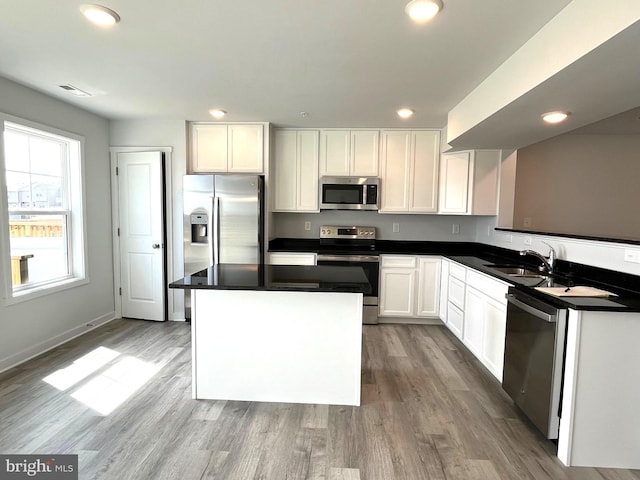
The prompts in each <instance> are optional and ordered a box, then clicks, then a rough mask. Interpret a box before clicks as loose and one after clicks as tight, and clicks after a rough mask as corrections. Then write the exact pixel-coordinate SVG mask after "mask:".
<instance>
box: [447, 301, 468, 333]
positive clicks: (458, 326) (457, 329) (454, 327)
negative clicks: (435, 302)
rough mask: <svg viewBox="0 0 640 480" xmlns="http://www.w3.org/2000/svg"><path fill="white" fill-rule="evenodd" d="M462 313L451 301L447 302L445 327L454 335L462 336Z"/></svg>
mask: <svg viewBox="0 0 640 480" xmlns="http://www.w3.org/2000/svg"><path fill="white" fill-rule="evenodd" d="M463 321H464V313H463V312H462V310H460V309H459V308H458V307H456V306H455V305H454V304H453V303H451V302H447V327H449V330H451V333H453V334H454V335H455V336H456V337H458V338H462V324H463Z"/></svg>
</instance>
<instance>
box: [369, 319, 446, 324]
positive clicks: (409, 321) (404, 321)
mask: <svg viewBox="0 0 640 480" xmlns="http://www.w3.org/2000/svg"><path fill="white" fill-rule="evenodd" d="M378 323H400V324H409V325H444V323H442V320H440V319H439V318H411V317H378Z"/></svg>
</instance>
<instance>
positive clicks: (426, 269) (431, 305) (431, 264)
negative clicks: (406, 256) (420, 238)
mask: <svg viewBox="0 0 640 480" xmlns="http://www.w3.org/2000/svg"><path fill="white" fill-rule="evenodd" d="M439 286H440V259H439V258H424V257H419V259H418V306H417V309H416V315H417V316H418V317H437V316H438V313H439V309H438V305H439V300H440V288H439Z"/></svg>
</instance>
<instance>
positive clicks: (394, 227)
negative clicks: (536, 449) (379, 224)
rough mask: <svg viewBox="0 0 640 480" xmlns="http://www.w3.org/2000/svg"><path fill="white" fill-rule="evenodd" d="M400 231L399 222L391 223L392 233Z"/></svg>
mask: <svg viewBox="0 0 640 480" xmlns="http://www.w3.org/2000/svg"><path fill="white" fill-rule="evenodd" d="M399 231H400V224H399V223H394V224H393V233H398V232H399Z"/></svg>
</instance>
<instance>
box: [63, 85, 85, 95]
mask: <svg viewBox="0 0 640 480" xmlns="http://www.w3.org/2000/svg"><path fill="white" fill-rule="evenodd" d="M59 87H60V88H62V89H64V90H66V91H67V92H69V93H70V94H72V95H75V96H76V97H91V96H92V95H91V94H90V93H89V92H85V91H84V90H80V89H79V88H77V87H74V86H73V85H69V84H67V85H59Z"/></svg>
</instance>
